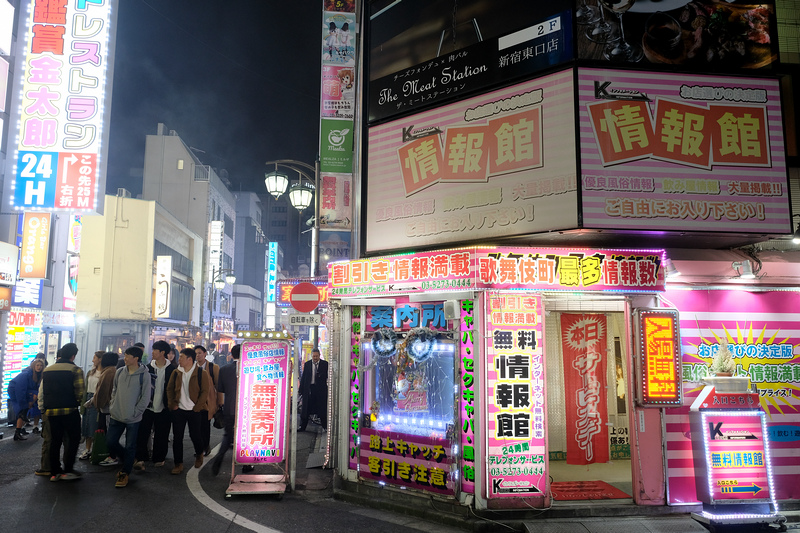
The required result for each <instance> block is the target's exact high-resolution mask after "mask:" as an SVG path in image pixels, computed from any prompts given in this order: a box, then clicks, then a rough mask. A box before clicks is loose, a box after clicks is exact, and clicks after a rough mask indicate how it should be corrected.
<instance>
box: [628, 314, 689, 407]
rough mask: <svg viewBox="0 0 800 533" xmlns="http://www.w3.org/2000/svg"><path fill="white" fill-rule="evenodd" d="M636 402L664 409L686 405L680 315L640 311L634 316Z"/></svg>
mask: <svg viewBox="0 0 800 533" xmlns="http://www.w3.org/2000/svg"><path fill="white" fill-rule="evenodd" d="M635 321H636V324H635V326H636V338H637V341H638V342H637V350H638V352H639V354H638V358H637V361H636V364H637V369H638V372H637V375H639V376H642V378H641V380H640V381H639V383H638V384H637V390H636V392H637V400H638V402H639V405H642V406H655V407H664V406H665V405H681V404H682V403H683V387H682V386H681V381H682V379H683V377H682V374H681V351H680V346H681V342H680V333H679V331H678V323H679V320H678V311H677V310H674V309H653V310H647V309H639V310H637V312H636V314H635Z"/></svg>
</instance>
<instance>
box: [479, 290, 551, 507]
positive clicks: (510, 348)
mask: <svg viewBox="0 0 800 533" xmlns="http://www.w3.org/2000/svg"><path fill="white" fill-rule="evenodd" d="M486 328H487V329H486V335H487V340H486V385H485V390H486V432H485V435H486V437H485V438H486V444H487V450H488V454H487V456H488V458H487V465H486V468H487V476H486V483H487V495H488V496H489V497H490V498H503V497H520V496H544V495H545V494H546V492H547V462H546V457H547V440H546V434H545V390H544V384H545V375H544V356H543V354H544V346H543V342H544V338H543V336H542V300H541V297H539V296H537V295H533V294H530V295H527V294H514V293H495V292H490V293H487V294H486Z"/></svg>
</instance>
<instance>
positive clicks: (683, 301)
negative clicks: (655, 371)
mask: <svg viewBox="0 0 800 533" xmlns="http://www.w3.org/2000/svg"><path fill="white" fill-rule="evenodd" d="M665 296H666V300H668V301H669V302H671V303H672V304H673V305H674V306H675V307H676V308H677V309H678V311H679V312H680V320H681V322H680V328H681V353H682V354H683V360H682V365H681V366H682V370H683V390H684V402H683V407H678V408H669V409H665V411H664V414H665V416H664V418H665V423H666V434H665V438H666V448H667V456H666V461H667V488H668V503H670V504H682V503H694V502H697V501H698V496H697V493H696V490H695V481H694V476H695V469H694V463H693V459H692V442H691V428H690V423H689V406H690V405H691V404H692V402H693V401H694V400H695V398H696V397H697V392H698V390H699V388H700V387H701V386H702V382H703V380H704V379H705V378H706V377H707V376H708V375H709V370H708V368H709V365H710V364H711V361H712V359H713V356H714V354H715V353H716V351H717V349H719V346H720V341H721V340H726V341H727V343H728V349H729V350H730V351H731V353H732V355H733V358H734V361H735V362H736V364H737V373H740V374H743V375H747V376H748V377H749V378H750V383H751V384H753V385H755V387H756V389H757V390H758V400H757V402H758V406H760V407H761V409H762V410H763V411H764V412H765V413H766V425H767V432H768V433H769V440H770V450H771V454H772V465H773V470H774V472H773V474H774V477H773V481H774V485H773V491H774V497H775V498H776V499H778V500H784V499H800V485H798V483H797V476H798V474H800V352H799V351H798V349H797V348H796V346H798V345H800V319H798V315H797V309H800V293H796V292H786V291H781V292H761V293H751V292H745V291H714V290H712V291H702V290H698V291H668V292H667V293H666V295H665ZM710 407H714V405H713V404H712V405H710ZM740 407H741V406H740ZM744 407H747V408H749V407H750V405H745V406H744Z"/></svg>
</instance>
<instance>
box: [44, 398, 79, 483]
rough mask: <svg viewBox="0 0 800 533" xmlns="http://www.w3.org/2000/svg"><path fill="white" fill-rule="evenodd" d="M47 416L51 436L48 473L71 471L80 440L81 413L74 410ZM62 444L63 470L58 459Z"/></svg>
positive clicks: (55, 473)
mask: <svg viewBox="0 0 800 533" xmlns="http://www.w3.org/2000/svg"><path fill="white" fill-rule="evenodd" d="M47 418H48V420H49V423H50V435H51V438H52V440H51V442H50V474H51V475H54V476H55V475H57V474H61V473H62V472H72V471H73V467H74V466H75V456H76V455H78V445H79V444H80V442H81V414H80V413H79V412H78V411H74V412H72V413H70V414H68V415H57V416H52V415H51V416H48V417H47ZM65 438H66V439H65ZM62 444H63V445H64V469H63V470H62V469H61V462H60V460H59V455H61V445H62Z"/></svg>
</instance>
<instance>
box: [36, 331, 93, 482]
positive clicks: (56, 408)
mask: <svg viewBox="0 0 800 533" xmlns="http://www.w3.org/2000/svg"><path fill="white" fill-rule="evenodd" d="M76 355H78V346H77V345H76V344H75V343H73V342H70V343H67V344H65V345H64V346H62V347H61V349H60V350H58V359H57V360H56V362H55V364H53V365H50V366H48V367H47V368H45V369H44V372H43V373H42V382H41V384H40V385H39V409H40V410H41V411H42V413H43V414H44V415H45V423H46V424H47V426H48V428H46V429H48V432H47V433H48V434H49V435H50V446H49V455H50V481H59V480H64V481H70V480H75V479H80V478H81V476H80V474H79V473H77V472H75V471H74V469H73V467H74V466H75V456H77V455H78V446H79V445H80V441H81V414H80V411H79V408H80V405H81V402H82V401H83V395H84V392H85V382H84V378H83V370H81V369H80V368H79V367H77V366H76V365H75V356H76ZM65 437H66V441H65ZM62 444H64V470H63V471H62V470H61V463H60V461H59V455H61V445H62Z"/></svg>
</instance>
